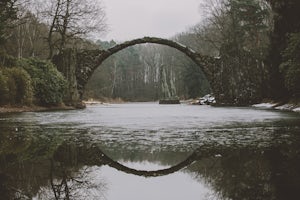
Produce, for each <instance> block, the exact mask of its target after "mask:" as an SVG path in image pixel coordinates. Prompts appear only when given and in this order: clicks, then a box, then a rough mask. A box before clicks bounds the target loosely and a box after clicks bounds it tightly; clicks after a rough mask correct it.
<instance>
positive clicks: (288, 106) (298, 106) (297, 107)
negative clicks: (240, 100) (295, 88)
mask: <svg viewBox="0 0 300 200" xmlns="http://www.w3.org/2000/svg"><path fill="white" fill-rule="evenodd" d="M252 107H254V108H262V109H274V110H281V111H290V112H296V113H300V103H274V102H265V103H259V104H254V105H252Z"/></svg>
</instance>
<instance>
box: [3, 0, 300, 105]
mask: <svg viewBox="0 0 300 200" xmlns="http://www.w3.org/2000/svg"><path fill="white" fill-rule="evenodd" d="M200 9H201V10H204V11H205V13H202V15H203V17H202V19H201V20H200V17H199V23H198V24H195V25H194V26H193V27H190V28H189V29H188V30H186V31H185V32H182V33H174V36H173V37H172V38H169V39H170V40H173V41H176V42H178V43H181V44H183V45H186V46H188V47H190V48H192V49H193V50H195V51H197V52H199V53H201V54H203V55H207V56H211V57H214V58H218V59H222V65H220V66H218V67H217V68H216V69H214V77H215V81H214V83H210V82H209V81H208V80H207V78H206V77H205V75H204V74H203V72H202V71H201V69H200V68H199V66H197V65H196V64H195V63H193V62H192V61H191V60H190V59H189V58H187V57H186V56H185V55H183V54H182V53H181V52H179V51H177V50H175V49H171V48H169V47H165V46H161V45H153V44H144V45H136V46H133V47H130V48H127V49H125V50H122V51H121V52H119V53H117V54H115V55H114V56H112V57H110V58H109V59H108V60H106V61H105V62H104V63H103V64H102V65H101V66H99V67H98V68H97V70H96V71H95V72H94V74H93V76H92V78H91V80H90V81H89V82H88V84H87V85H86V89H85V93H84V98H85V99H90V98H93V99H98V100H107V99H116V98H121V99H123V100H124V101H156V100H159V99H161V98H168V97H176V98H179V99H190V98H197V97H200V96H204V95H206V94H209V93H210V94H218V97H219V100H220V102H222V103H224V104H226V105H250V104H253V103H259V102H261V101H263V100H265V99H268V100H274V101H282V102H287V101H298V100H299V97H300V21H299V20H298V19H300V13H299V10H300V2H299V1H297V0H286V1H282V0H205V1H203V3H199V10H200ZM91 19H93V20H91ZM106 31H108V25H107V23H106V15H105V8H104V6H103V5H102V3H101V1H100V0H99V1H98V0H97V1H92V0H81V1H80V0H48V1H41V0H3V1H1V2H0V105H1V106H4V105H33V104H34V105H43V106H52V105H58V104H61V103H66V104H67V103H68V102H66V100H65V98H64V94H65V93H66V90H68V83H67V81H66V78H65V77H64V75H63V74H62V73H61V72H60V71H59V70H58V69H57V67H56V66H55V65H54V64H53V62H52V60H53V57H54V56H55V55H58V54H60V53H62V52H63V51H64V50H65V49H70V48H71V49H74V50H75V51H77V52H80V51H82V50H87V49H89V50H93V49H107V48H109V47H112V46H114V45H116V44H117V43H119V41H113V40H112V41H102V40H100V39H99V38H101V34H103V33H105V32H106ZM211 84H216V85H217V87H214V88H218V91H212V89H211V88H212V87H211Z"/></svg>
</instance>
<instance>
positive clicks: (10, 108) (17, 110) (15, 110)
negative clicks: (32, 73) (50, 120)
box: [0, 105, 76, 113]
mask: <svg viewBox="0 0 300 200" xmlns="http://www.w3.org/2000/svg"><path fill="white" fill-rule="evenodd" d="M73 109H76V108H75V107H73V106H66V105H59V106H51V107H43V106H35V105H33V106H3V107H0V113H20V112H41V111H51V110H73Z"/></svg>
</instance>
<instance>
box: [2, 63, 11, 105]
mask: <svg viewBox="0 0 300 200" xmlns="http://www.w3.org/2000/svg"><path fill="white" fill-rule="evenodd" d="M7 80H8V78H7V77H6V76H5V75H4V74H3V73H2V69H1V68H0V105H4V104H6V103H8V99H9V98H8V92H9V91H8V87H7Z"/></svg>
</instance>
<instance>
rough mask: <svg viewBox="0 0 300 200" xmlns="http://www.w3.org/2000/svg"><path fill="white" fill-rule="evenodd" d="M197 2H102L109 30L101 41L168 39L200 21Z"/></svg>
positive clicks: (140, 0)
mask: <svg viewBox="0 0 300 200" xmlns="http://www.w3.org/2000/svg"><path fill="white" fill-rule="evenodd" d="M200 2H201V0H103V4H104V7H105V11H106V17H107V24H108V28H109V31H108V33H107V34H106V36H104V37H102V38H101V39H102V40H111V39H114V40H116V41H125V40H131V39H136V38H141V37H144V36H153V37H162V38H169V37H172V36H174V35H175V34H176V33H180V32H183V31H186V30H187V29H188V28H189V27H191V26H193V25H195V24H197V23H198V22H199V21H200V20H201V14H200V12H199V5H200Z"/></svg>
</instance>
